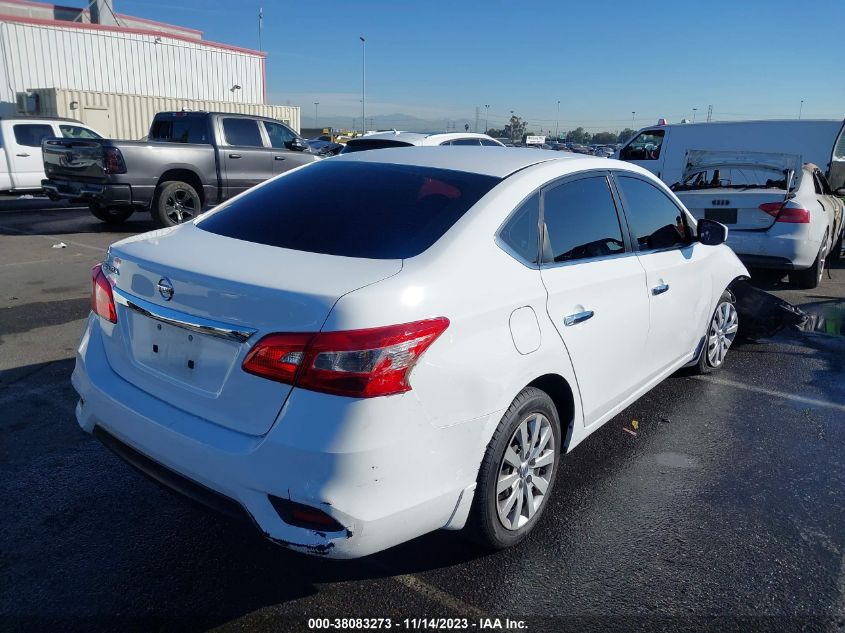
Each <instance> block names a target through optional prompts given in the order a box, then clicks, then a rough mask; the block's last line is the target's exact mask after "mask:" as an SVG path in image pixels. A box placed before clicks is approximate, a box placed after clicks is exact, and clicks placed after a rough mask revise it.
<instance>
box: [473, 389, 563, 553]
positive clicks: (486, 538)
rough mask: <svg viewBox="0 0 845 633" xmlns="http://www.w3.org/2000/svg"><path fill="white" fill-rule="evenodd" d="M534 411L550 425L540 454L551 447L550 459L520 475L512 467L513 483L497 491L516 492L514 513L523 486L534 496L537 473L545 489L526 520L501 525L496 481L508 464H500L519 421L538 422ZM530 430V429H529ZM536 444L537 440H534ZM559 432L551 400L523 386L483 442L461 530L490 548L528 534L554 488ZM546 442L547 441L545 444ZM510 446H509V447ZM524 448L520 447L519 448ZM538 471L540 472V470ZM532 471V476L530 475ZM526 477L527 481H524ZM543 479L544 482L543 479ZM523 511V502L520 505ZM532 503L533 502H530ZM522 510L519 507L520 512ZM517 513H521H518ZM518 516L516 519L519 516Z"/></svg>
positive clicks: (518, 539)
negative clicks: (472, 494) (512, 525)
mask: <svg viewBox="0 0 845 633" xmlns="http://www.w3.org/2000/svg"><path fill="white" fill-rule="evenodd" d="M537 414H540V415H541V416H544V417H545V420H546V421H547V422H548V423H549V427H550V428H551V433H552V435H551V439H552V441H553V442H554V446H553V447H552V449H548V448H547V449H546V451H543V452H542V454H543V455H546V454H547V452H548V450H552V459H553V461H552V463H551V465H550V466H548V467H547V468H548V470H546V467H538V468H537V470H532V472H531V474H529V475H527V476H526V477H523V476H522V475H521V474H520V473H518V472H517V471H516V470H514V471H513V473H511V476H513V475H516V477H517V479H516V480H515V482H514V485H513V486H510V487H508V488H507V489H505V490H504V491H503V492H502V493H501V494H502V495H504V496H506V497H509V495H508V491H511V492H512V493H513V494H517V493H519V500H518V501H517V502H516V503H515V504H514V506H513V508H514V513H515V508H516V504H517V503H518V504H520V508H522V507H523V505H522V504H523V500H524V499H525V498H524V496H523V495H524V494H525V493H524V492H520V491H524V490H526V489H527V490H528V491H529V492H530V493H531V494H532V499H535V498H537V497H538V494H537V493H539V491H540V488H539V487H538V486H537V484H538V483H540V481H537V479H536V478H538V477H541V478H542V479H541V481H542V482H544V485H546V486H547V487H546V489H545V493H543V494H540V495H539V497H540V498H541V501H540V502H539V507H537V508H536V510H534V512H533V515H532V516H530V518H527V520H526V522H525V523H524V524H523V525H521V526H519V527H517V528H516V529H513V528H507V527H505V525H504V523H503V521H502V519H500V518H499V511H498V502H499V496H500V495H499V493H497V491H496V489H497V484H498V482H499V475H500V473H501V471H502V469H503V467H508V468H509V466H506V465H505V464H504V462H505V452H506V450H507V449H508V448H509V447H511V446H513V444H512V442H513V440H515V439H516V438H515V433H516V432H517V430H518V429H519V428H520V426H521V425H522V423H523V422H528V424H529V428H530V424H531V420H532V418H534V420H535V427H534V428H535V429H536V428H537V426H539V424H540V421H539V418H538V417H537ZM529 432H530V431H529ZM538 444H539V442H538ZM562 444H563V441H562V435H561V429H560V418H559V417H558V412H557V409H556V408H555V405H554V402H552V399H551V398H550V397H549V396H548V394H546V393H545V392H544V391H541V390H540V389H537V388H535V387H526V388H525V389H523V390H522V391H521V392H520V393H519V395H517V397H516V398H515V399H514V401H513V402H512V403H511V406H510V407H509V408H508V410H507V411H506V412H505V414H504V416H502V420H501V422H499V426H498V428H497V429H496V432H495V433H494V434H493V438H492V439H491V440H490V444H488V446H487V451H486V452H485V453H484V459H483V460H482V462H481V468H480V470H479V473H478V485H477V487H476V490H475V497H474V499H473V502H472V509H471V510H470V516H469V519H468V521H467V526H466V528H465V534H466V535H467V536H468V537H470V538H472V539H473V540H474V541H476V542H478V543H480V544H481V545H483V546H485V547H489V548H491V549H504V548H506V547H511V546H513V545H516V544H517V543H519V542H520V541H521V540H522V539H524V538H525V537H526V536H528V534H529V532H531V530H532V529H534V526H535V525H536V524H537V521H538V520H539V519H540V517H541V516H542V514H543V511H544V510H545V509H546V507H547V506H548V505H549V503H548V500H549V498H550V497H551V494H552V491H553V490H554V484H555V477H556V476H557V470H558V466H559V465H560V455H561V452H560V451H561V447H562ZM546 446H548V445H546ZM512 450H513V449H512ZM520 452H524V451H520ZM531 461H534V460H528V461H525V462H524V464H523V466H525V465H527V464H530V462H531ZM541 471H542V474H540V473H541ZM534 473H537V474H536V475H535V479H534V480H532V477H531V475H533V474H534ZM526 479H527V483H526ZM545 482H547V483H545ZM524 507H525V511H526V514H527V513H528V512H527V508H528V506H527V503H525V505H524ZM532 507H533V506H532ZM521 512H522V510H520V513H521ZM520 517H521V515H520ZM522 518H524V517H521V518H520V519H519V520H522Z"/></svg>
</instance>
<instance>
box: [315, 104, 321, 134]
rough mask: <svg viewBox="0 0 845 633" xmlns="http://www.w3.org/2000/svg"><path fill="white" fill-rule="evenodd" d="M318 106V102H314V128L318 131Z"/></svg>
mask: <svg viewBox="0 0 845 633" xmlns="http://www.w3.org/2000/svg"><path fill="white" fill-rule="evenodd" d="M318 105H320V102H319V101H315V102H314V127H315V128H316V129H318V130H319V129H320V124H319V123H317V106H318Z"/></svg>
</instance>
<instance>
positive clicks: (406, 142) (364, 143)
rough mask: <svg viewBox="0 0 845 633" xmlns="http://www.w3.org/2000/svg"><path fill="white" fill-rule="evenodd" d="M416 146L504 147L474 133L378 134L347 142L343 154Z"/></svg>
mask: <svg viewBox="0 0 845 633" xmlns="http://www.w3.org/2000/svg"><path fill="white" fill-rule="evenodd" d="M414 145H425V146H431V145H469V146H479V145H483V146H489V147H504V145H502V143H500V142H499V141H497V140H496V139H494V138H492V137H490V136H487V135H486V134H474V133H472V132H449V133H445V134H421V133H419V132H378V133H375V134H367V135H366V136H362V137H359V138H354V139H351V140H349V141H347V142H346V147H344V148H343V150H341V152H340V153H341V154H350V153H352V152H361V151H364V150H369V149H385V148H387V147H412V146H414Z"/></svg>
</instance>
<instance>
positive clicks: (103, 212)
mask: <svg viewBox="0 0 845 633" xmlns="http://www.w3.org/2000/svg"><path fill="white" fill-rule="evenodd" d="M88 208H89V209H90V211H91V215H93V216H94V217H95V218H97V219H98V220H102V221H103V222H105V223H106V224H123V223H124V222H126V220H128V219H129V217H130V216H131V215H132V214H133V213H134V212H135V210H134V209H132V208H131V207H115V208H111V209H107V208H105V207H95V206H91V207H88Z"/></svg>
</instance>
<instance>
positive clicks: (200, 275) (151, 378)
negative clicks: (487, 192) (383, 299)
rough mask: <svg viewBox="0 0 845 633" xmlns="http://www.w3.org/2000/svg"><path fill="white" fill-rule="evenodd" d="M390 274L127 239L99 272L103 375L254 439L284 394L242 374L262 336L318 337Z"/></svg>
mask: <svg viewBox="0 0 845 633" xmlns="http://www.w3.org/2000/svg"><path fill="white" fill-rule="evenodd" d="M401 266H402V264H401V260H371V259H361V258H349V257H337V256H330V255H320V254H315V253H308V252H302V251H294V250H289V249H283V248H277V247H273V246H265V245H261V244H254V243H250V242H245V241H242V240H237V239H232V238H228V237H224V236H220V235H216V234H214V233H210V232H207V231H202V230H199V229H197V228H196V227H195V226H194V225H193V224H186V225H182V226H179V227H174V228H173V229H163V230H161V231H156V232H153V233H147V234H144V235H141V236H136V237H134V238H129V239H127V240H123V241H122V242H118V243H117V244H115V245H114V246H112V248H111V249H110V251H109V255H108V257H107V259H106V262H105V264H104V266H103V270H104V272H106V273H107V275H108V276H109V278H110V280H111V282H112V284H113V287H114V295H115V302H116V304H117V323H116V324H115V325H114V326H110V325H109V324H108V323H105V324H104V327H103V332H104V340H105V348H106V353H107V356H108V359H109V363H110V364H111V366H112V368H113V369H114V370H115V372H117V373H118V374H119V375H120V376H121V377H122V378H123V379H124V380H126V381H128V382H130V383H132V384H133V385H135V386H136V387H138V388H140V389H142V390H144V391H146V392H148V393H150V394H151V395H153V396H155V397H157V398H159V399H161V400H164V401H165V402H168V403H169V404H171V405H173V406H176V407H178V408H180V409H182V410H184V411H186V412H188V413H191V414H193V415H196V416H198V417H200V418H204V419H207V420H210V421H211V422H214V423H215V424H219V425H220V426H224V427H227V428H231V429H233V430H236V431H239V432H243V433H247V434H250V435H262V434H264V433H266V432H267V431H268V430H269V429H270V427H271V426H272V424H273V421H274V420H275V418H276V416H277V415H278V412H279V410H280V409H281V407H282V405H283V404H284V401H285V399H286V397H287V395H288V393H289V392H290V390H291V387H290V385H285V384H281V383H278V382H273V381H270V380H266V379H264V378H260V377H258V376H255V375H252V374H249V373H247V372H244V371H242V370H241V364H242V363H243V360H244V357H245V356H246V354H247V353H248V351H249V350H250V349H251V348H252V347H253V346H254V345H255V343H257V342H258V340H259V339H261V338H262V336H264V335H265V334H268V333H271V332H317V331H319V330H320V329H321V327H322V325H323V323H324V322H325V319H326V317H327V316H328V314H329V312H330V311H331V309H332V306H333V305H334V303H335V302H336V301H337V299H338V298H339V297H341V296H342V295H344V294H346V293H348V292H351V291H353V290H356V289H358V288H361V287H363V286H366V285H369V284H371V283H374V282H377V281H379V280H381V279H384V278H386V277H389V276H391V275H394V274H396V273H397V272H399V270H401ZM168 297H169V298H168Z"/></svg>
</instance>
